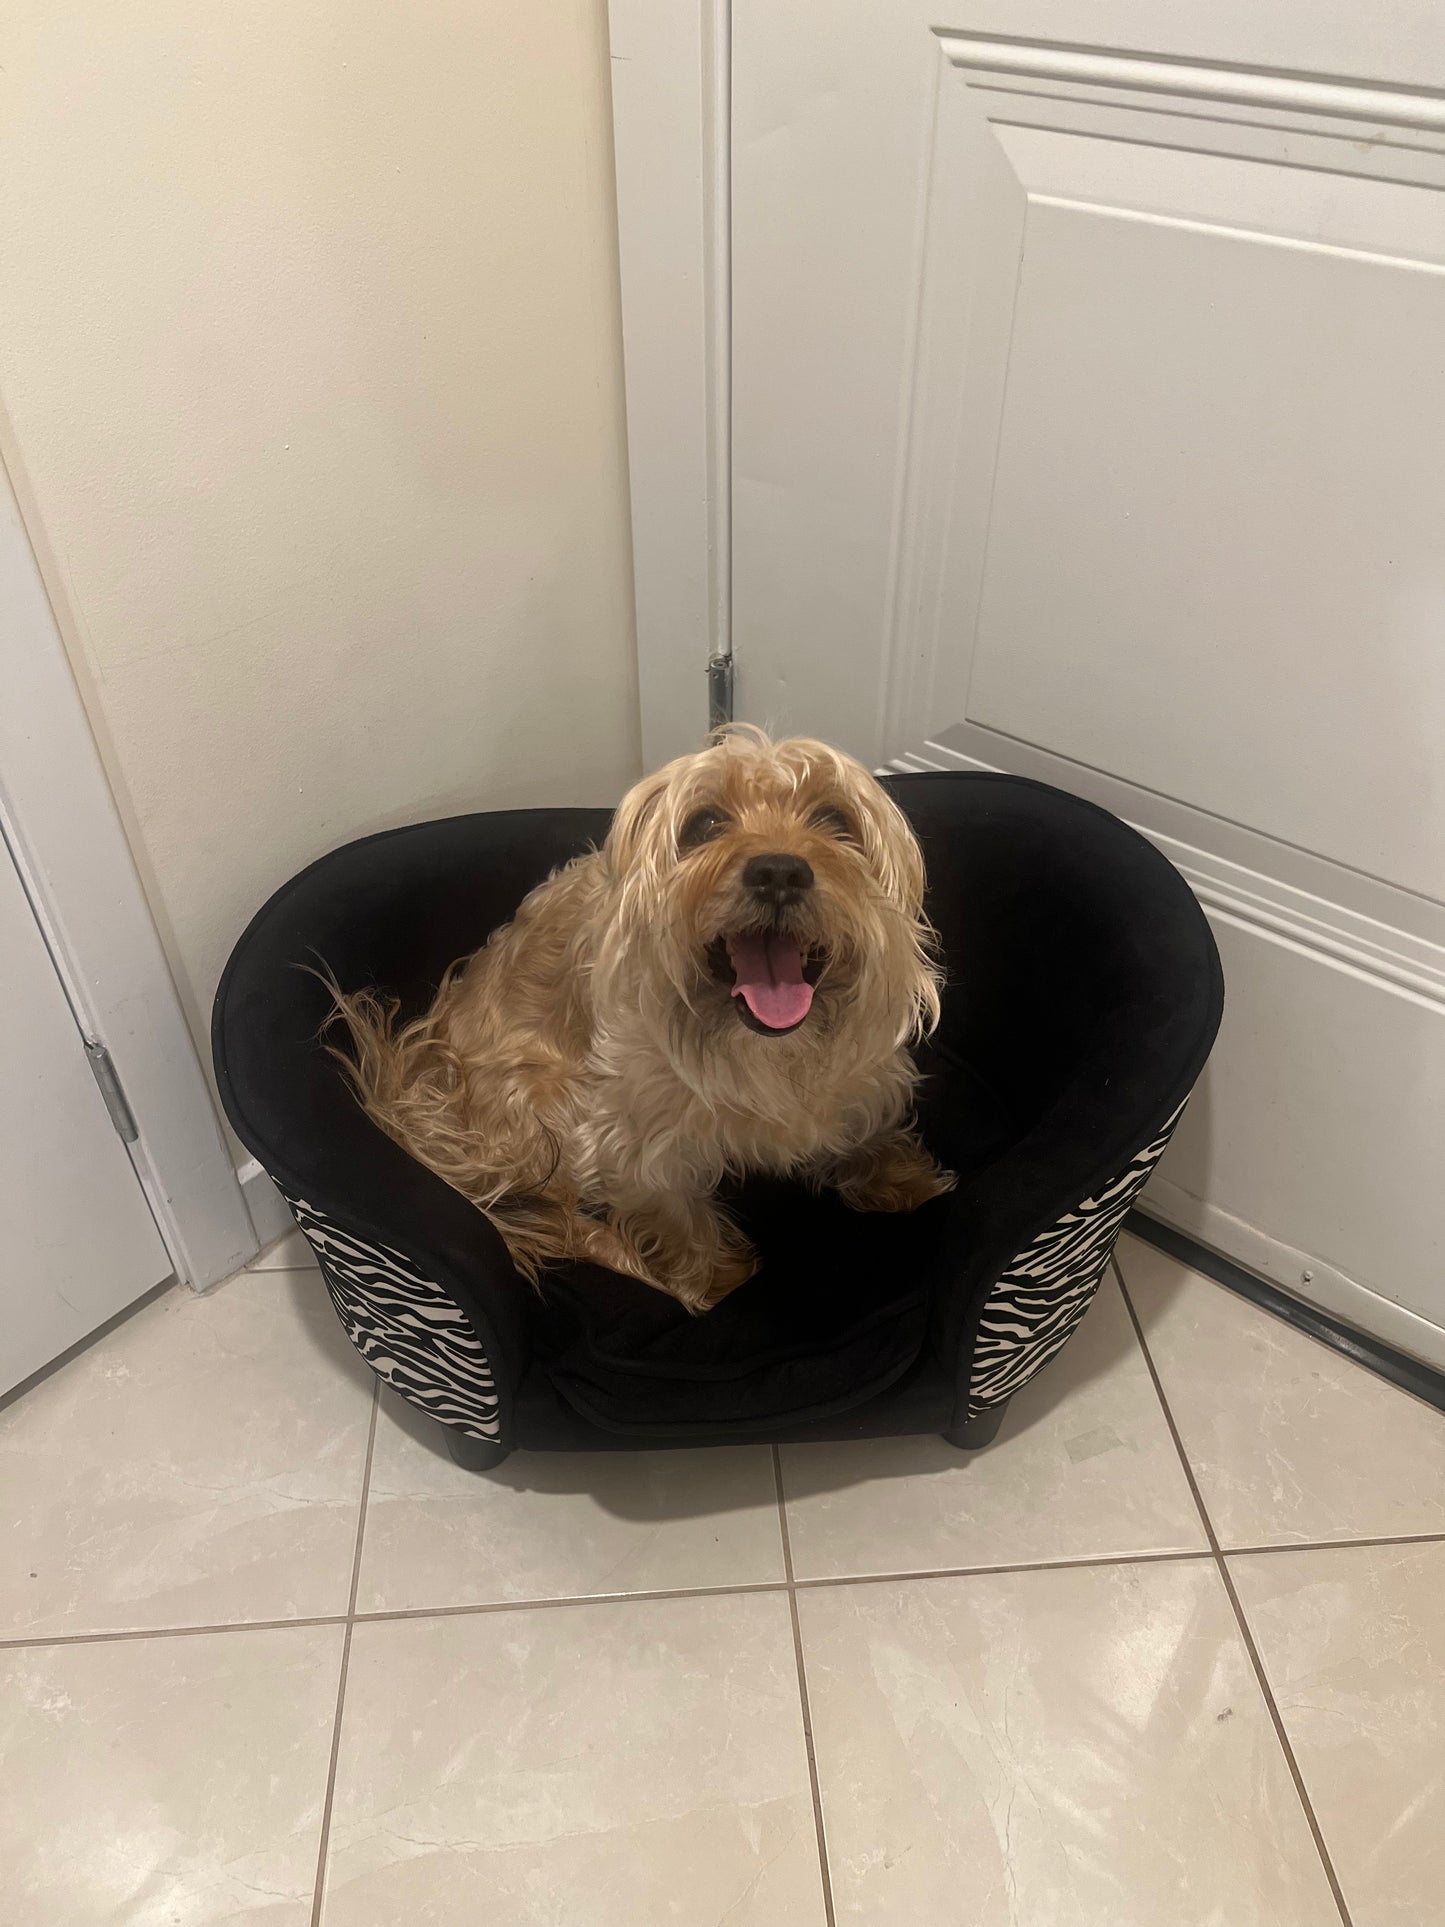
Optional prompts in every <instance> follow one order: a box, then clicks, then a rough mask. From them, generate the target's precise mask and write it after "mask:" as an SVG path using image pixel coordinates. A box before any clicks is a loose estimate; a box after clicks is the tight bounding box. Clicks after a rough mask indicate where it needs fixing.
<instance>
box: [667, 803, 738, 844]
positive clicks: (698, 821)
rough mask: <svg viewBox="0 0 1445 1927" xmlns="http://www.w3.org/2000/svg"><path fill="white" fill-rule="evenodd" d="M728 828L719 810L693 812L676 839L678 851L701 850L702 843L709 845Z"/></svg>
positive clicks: (726, 821) (725, 819) (726, 820)
mask: <svg viewBox="0 0 1445 1927" xmlns="http://www.w3.org/2000/svg"><path fill="white" fill-rule="evenodd" d="M727 827H728V819H727V818H726V816H724V815H723V813H722V811H721V810H694V811H693V813H692V815H691V816H690V817H689V818H688V819H687V821H686V823H684V824H683V826H682V833H681V835H680V836H679V837H678V839H677V847H678V848H679V849H680V850H697V849H701V847H702V845H703V844H704V843H711V842H712V840H713V838H714V837H719V836H721V835H722V833H723V831H724V830H725V829H726V828H727Z"/></svg>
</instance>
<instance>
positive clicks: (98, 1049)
mask: <svg viewBox="0 0 1445 1927" xmlns="http://www.w3.org/2000/svg"><path fill="white" fill-rule="evenodd" d="M85 1054H86V1056H87V1057H88V1058H89V1059H90V1068H91V1070H92V1071H93V1072H94V1074H95V1081H96V1083H97V1084H98V1085H99V1086H100V1094H101V1096H102V1097H103V1098H104V1099H105V1108H106V1109H107V1110H108V1111H109V1112H110V1121H111V1123H112V1124H113V1125H114V1126H115V1128H116V1130H117V1131H118V1132H119V1133H120V1135H121V1137H122V1138H123V1139H124V1141H125V1142H126V1143H127V1144H134V1143H135V1141H136V1139H137V1138H138V1137H139V1136H140V1131H139V1129H138V1128H137V1126H136V1121H135V1113H134V1112H133V1111H132V1110H131V1108H130V1106H129V1104H127V1103H126V1101H125V1092H124V1091H123V1090H122V1089H121V1087H120V1079H119V1078H118V1077H117V1076H116V1074H115V1065H114V1064H113V1063H112V1061H111V1055H110V1052H109V1051H108V1050H107V1049H106V1047H105V1045H104V1044H97V1043H95V1042H94V1041H93V1040H92V1039H91V1038H89V1037H87V1038H86V1040H85Z"/></svg>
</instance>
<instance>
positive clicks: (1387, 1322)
mask: <svg viewBox="0 0 1445 1927" xmlns="http://www.w3.org/2000/svg"><path fill="white" fill-rule="evenodd" d="M1139 1209H1140V1210H1141V1211H1142V1212H1143V1213H1144V1215H1145V1217H1148V1218H1157V1219H1158V1220H1159V1222H1160V1223H1161V1224H1167V1225H1169V1226H1171V1227H1172V1228H1173V1229H1174V1230H1175V1231H1181V1232H1183V1234H1184V1235H1185V1237H1187V1238H1194V1239H1196V1240H1197V1241H1198V1242H1199V1243H1200V1244H1202V1245H1209V1246H1210V1247H1211V1248H1212V1249H1213V1250H1215V1251H1218V1252H1222V1253H1223V1255H1224V1256H1225V1257H1226V1258H1232V1259H1233V1260H1234V1262H1235V1263H1236V1264H1237V1265H1243V1266H1244V1267H1245V1269H1246V1270H1247V1271H1253V1272H1255V1273H1257V1274H1258V1276H1259V1277H1261V1278H1266V1279H1268V1280H1269V1282H1270V1283H1271V1284H1272V1285H1278V1287H1279V1289H1280V1290H1281V1291H1284V1292H1288V1293H1289V1295H1290V1297H1291V1298H1298V1299H1299V1300H1300V1301H1301V1302H1302V1303H1303V1304H1307V1305H1314V1306H1315V1307H1316V1308H1317V1309H1318V1310H1320V1311H1326V1312H1329V1313H1330V1315H1331V1316H1332V1317H1334V1318H1340V1319H1343V1320H1344V1322H1345V1323H1346V1324H1347V1325H1353V1326H1354V1327H1355V1329H1356V1331H1361V1332H1366V1333H1368V1334H1369V1335H1370V1336H1371V1337H1374V1338H1379V1339H1382V1340H1383V1341H1384V1342H1385V1344H1387V1345H1392V1346H1394V1348H1395V1350H1396V1351H1400V1352H1405V1353H1407V1354H1408V1356H1409V1357H1411V1358H1418V1359H1420V1360H1421V1361H1422V1362H1423V1363H1424V1364H1426V1365H1432V1366H1433V1367H1434V1368H1435V1370H1436V1371H1445V1331H1441V1330H1440V1328H1439V1326H1438V1325H1432V1324H1431V1323H1430V1322H1429V1320H1428V1319H1425V1318H1421V1317H1420V1316H1419V1314H1418V1313H1417V1312H1413V1311H1407V1310H1406V1309H1405V1307H1404V1306H1403V1305H1397V1304H1395V1303H1394V1301H1393V1300H1392V1299H1389V1298H1382V1297H1381V1296H1380V1294H1379V1293H1378V1292H1377V1291H1371V1290H1370V1289H1369V1287H1368V1286H1367V1285H1362V1284H1360V1283H1359V1282H1358V1281H1357V1280H1356V1279H1354V1278H1350V1277H1347V1276H1346V1274H1345V1273H1344V1272H1343V1271H1339V1270H1337V1269H1336V1267H1335V1266H1333V1265H1331V1264H1327V1263H1326V1262H1325V1260H1324V1259H1322V1258H1314V1257H1311V1256H1310V1254H1309V1253H1308V1252H1305V1251H1296V1250H1295V1249H1294V1248H1293V1247H1292V1246H1290V1245H1286V1244H1281V1243H1280V1241H1279V1240H1278V1239H1277V1238H1271V1237H1269V1236H1268V1235H1267V1234H1266V1233H1265V1232H1263V1231H1258V1230H1256V1229H1255V1227H1254V1226H1253V1225H1251V1224H1246V1223H1245V1222H1244V1221H1243V1219H1241V1218H1236V1217H1233V1216H1231V1214H1230V1213H1229V1212H1228V1211H1224V1210H1222V1209H1221V1208H1220V1206H1219V1205H1217V1204H1210V1203H1208V1202H1207V1201H1206V1200H1205V1199H1203V1198H1196V1197H1194V1196H1193V1195H1192V1194H1191V1193H1190V1192H1188V1191H1184V1190H1181V1189H1180V1187H1179V1186H1178V1185H1177V1184H1171V1183H1170V1182H1169V1180H1168V1179H1167V1178H1159V1177H1156V1178H1154V1179H1153V1180H1152V1181H1151V1182H1150V1184H1149V1185H1148V1186H1147V1187H1146V1189H1145V1191H1144V1195H1143V1196H1142V1197H1141V1198H1140V1200H1139Z"/></svg>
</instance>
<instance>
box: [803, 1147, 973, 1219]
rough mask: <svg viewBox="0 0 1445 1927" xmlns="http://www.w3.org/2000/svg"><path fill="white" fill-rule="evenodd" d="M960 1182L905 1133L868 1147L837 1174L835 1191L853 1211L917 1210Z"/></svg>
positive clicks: (835, 1176)
mask: <svg viewBox="0 0 1445 1927" xmlns="http://www.w3.org/2000/svg"><path fill="white" fill-rule="evenodd" d="M957 1183H958V1179H957V1177H956V1176H955V1174H954V1173H953V1172H952V1171H945V1170H944V1169H943V1167H942V1165H940V1164H936V1163H935V1162H934V1160H933V1159H932V1158H931V1157H930V1156H929V1155H928V1153H927V1151H925V1150H924V1148H923V1146H922V1145H921V1144H920V1143H918V1142H917V1140H916V1139H914V1138H911V1137H908V1136H907V1135H905V1134H902V1133H900V1134H899V1135H898V1136H897V1137H893V1138H885V1139H884V1140H883V1142H882V1143H879V1144H870V1145H865V1146H864V1148H863V1149H862V1150H861V1151H858V1152H856V1153H855V1154H854V1155H853V1157H852V1158H851V1159H849V1161H848V1162H847V1163H846V1164H844V1165H842V1166H840V1167H839V1168H838V1169H837V1170H836V1171H835V1172H834V1173H833V1188H834V1190H836V1191H837V1193H838V1196H839V1197H840V1198H841V1199H842V1200H843V1202H844V1204H846V1205H847V1206H848V1208H849V1210H850V1211H916V1210H917V1209H918V1208H919V1206H920V1205H924V1204H927V1203H928V1201H929V1200H930V1198H941V1197H942V1196H943V1195H944V1193H945V1192H947V1191H951V1190H952V1189H953V1188H954V1186H955V1185H956V1184H957Z"/></svg>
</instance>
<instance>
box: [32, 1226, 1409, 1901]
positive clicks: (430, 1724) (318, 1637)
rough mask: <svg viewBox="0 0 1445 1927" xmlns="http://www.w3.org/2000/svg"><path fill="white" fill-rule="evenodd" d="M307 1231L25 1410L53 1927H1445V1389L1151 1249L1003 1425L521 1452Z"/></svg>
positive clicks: (176, 1308)
mask: <svg viewBox="0 0 1445 1927" xmlns="http://www.w3.org/2000/svg"><path fill="white" fill-rule="evenodd" d="M304 1259H305V1252H304V1247H303V1248H300V1249H298V1248H297V1247H296V1246H295V1245H293V1244H283V1245H282V1246H280V1247H278V1248H277V1250H276V1251H274V1252H272V1253H270V1254H267V1257H266V1258H265V1259H264V1260H263V1261H261V1263H260V1264H259V1265H258V1266H257V1267H253V1269H252V1270H251V1271H250V1272H249V1273H246V1274H243V1275H242V1276H241V1277H239V1278H237V1279H234V1280H232V1282H231V1283H230V1284H228V1285H226V1286H224V1287H222V1288H221V1289H220V1290H219V1291H217V1292H215V1293H213V1294H211V1295H210V1296H209V1297H207V1298H204V1299H195V1298H192V1297H191V1296H189V1295H188V1294H184V1293H180V1292H177V1293H173V1294H171V1295H170V1296H168V1297H165V1298H162V1299H160V1300H158V1301H156V1302H155V1303H153V1304H151V1305H149V1306H147V1307H145V1308H144V1309H143V1310H142V1311H140V1312H139V1313H137V1315H136V1316H135V1317H134V1318H132V1319H131V1320H130V1321H129V1322H127V1323H126V1324H124V1325H122V1326H120V1327H119V1328H118V1329H116V1330H115V1331H113V1332H111V1333H110V1334H109V1335H108V1336H107V1337H106V1338H104V1339H103V1340H102V1341H100V1342H99V1343H98V1344H97V1345H96V1346H95V1347H94V1348H93V1349H92V1350H91V1351H89V1352H87V1353H85V1354H84V1355H83V1356H81V1357H80V1358H78V1359H76V1360H74V1361H72V1362H71V1363H70V1364H68V1365H67V1366H65V1367H64V1368H63V1369H62V1370H60V1371H59V1372H58V1373H57V1374H55V1376H53V1377H52V1378H51V1379H49V1380H48V1381H46V1382H45V1383H44V1384H42V1385H40V1386H39V1387H38V1388H36V1389H34V1390H33V1391H31V1392H30V1393H28V1394H27V1395H26V1396H25V1397H24V1398H22V1399H20V1400H18V1401H17V1402H16V1403H14V1404H13V1405H11V1406H10V1407H8V1408H7V1409H5V1410H4V1411H3V1412H0V1523H3V1531H0V1675H3V1679H0V1866H3V1868H4V1869H5V1877H4V1886H5V1891H6V1900H5V1903H4V1907H3V1917H4V1919H5V1921H6V1922H7V1923H10V1924H11V1927H101V1924H102V1923H104V1924H105V1927H211V1924H212V1923H220V1922H230V1923H238V1924H241V1927H311V1924H312V1923H324V1924H325V1927H473V1924H474V1923H478V1922H485V1923H486V1927H513V1924H516V1927H521V1923H547V1924H548V1927H661V1923H664V1922H669V1923H671V1922H675V1923H681V1924H683V1927H713V1924H714V1923H716V1927H723V1924H724V1923H726V1927H820V1924H821V1923H826V1922H834V1923H845V1922H846V1923H849V1924H850V1927H891V1924H892V1923H900V1924H901V1923H907V1927H945V1923H947V1924H948V1927H953V1923H959V1922H967V1923H969V1927H1005V1924H1007V1927H1105V1924H1106V1923H1107V1927H1338V1923H1339V1922H1340V1921H1342V1920H1343V1921H1346V1922H1348V1923H1351V1924H1352V1927H1429V1923H1431V1922H1433V1921H1436V1920H1438V1919H1440V1918H1442V1913H1441V1908H1442V1903H1441V1900H1440V1895H1441V1893H1442V1892H1445V1419H1442V1418H1441V1416H1440V1415H1439V1414H1438V1413H1436V1412H1434V1411H1432V1410H1430V1409H1429V1408H1427V1407H1426V1406H1424V1405H1421V1404H1419V1403H1417V1402H1416V1401H1414V1400H1413V1399H1411V1398H1409V1397H1407V1396H1406V1395H1405V1394H1403V1393H1400V1392H1397V1391H1395V1390H1393V1389H1391V1388H1390V1387H1389V1386H1386V1385H1384V1384H1383V1383H1381V1382H1380V1381H1378V1380H1377V1379H1375V1378H1373V1377H1371V1376H1369V1375H1368V1374H1366V1373H1364V1372H1362V1371H1360V1370H1358V1369H1357V1368H1356V1367H1354V1366H1352V1365H1350V1364H1348V1363H1346V1362H1345V1361H1344V1360H1342V1359H1340V1358H1339V1357H1337V1356H1336V1355H1335V1354H1334V1353H1333V1352H1330V1351H1328V1350H1326V1349H1324V1348H1322V1347H1320V1346H1318V1345H1316V1344H1314V1343H1313V1342H1312V1341H1311V1340H1309V1339H1307V1338H1304V1337H1301V1336H1300V1335H1299V1334H1297V1333H1295V1332H1292V1331H1291V1330H1289V1329H1288V1328H1287V1327H1285V1326H1283V1325H1280V1324H1278V1323H1277V1322H1276V1321H1274V1320H1273V1319H1271V1318H1270V1317H1269V1316H1268V1315H1267V1314H1265V1313H1263V1312H1260V1311H1258V1310H1256V1309H1254V1308H1253V1307H1252V1306H1250V1305H1248V1304H1246V1303H1244V1302H1243V1301H1242V1300H1240V1299H1237V1298H1235V1297H1233V1296H1232V1295H1231V1294H1229V1293H1228V1292H1226V1291H1223V1290H1221V1289H1220V1288H1219V1287H1218V1286H1216V1285H1213V1284H1211V1283H1209V1282H1207V1281H1206V1280H1204V1279H1202V1278H1199V1277H1197V1276H1195V1275H1193V1274H1191V1273H1189V1272H1187V1271H1185V1270H1183V1269H1182V1268H1181V1267H1180V1266H1178V1265H1176V1264H1174V1263H1173V1262H1172V1261H1170V1260H1168V1259H1166V1258H1164V1257H1162V1256H1161V1255H1160V1254H1159V1253H1157V1252H1155V1251H1154V1250H1152V1249H1151V1248H1150V1247H1148V1246H1146V1245H1143V1244H1141V1243H1138V1242H1137V1241H1134V1240H1131V1239H1126V1240H1124V1241H1123V1243H1122V1244H1121V1247H1120V1251H1119V1269H1120V1272H1121V1273H1122V1286H1123V1289H1122V1290H1121V1284H1120V1280H1119V1279H1118V1278H1111V1279H1110V1280H1109V1281H1108V1282H1107V1283H1106V1285H1105V1287H1104V1289H1103V1291H1102V1292H1101V1294H1100V1297H1099V1300H1098V1302H1097V1304H1096V1306H1095V1308H1094V1309H1093V1310H1092V1311H1091V1312H1090V1314H1089V1317H1088V1318H1087V1320H1086V1321H1085V1323H1084V1325H1083V1327H1082V1329H1081V1330H1080V1332H1079V1334H1078V1336H1077V1337H1076V1339H1075V1340H1074V1342H1073V1343H1072V1344H1071V1345H1070V1346H1069V1348H1068V1350H1067V1351H1066V1352H1065V1353H1064V1354H1063V1355H1062V1356H1061V1358H1060V1359H1059V1360H1058V1361H1057V1362H1056V1363H1055V1364H1054V1365H1053V1366H1052V1367H1051V1368H1050V1369H1049V1370H1048V1371H1047V1372H1046V1373H1045V1374H1044V1375H1043V1376H1042V1377H1041V1378H1040V1379H1039V1380H1037V1381H1036V1382H1035V1384H1034V1385H1033V1386H1031V1387H1030V1388H1029V1389H1028V1390H1027V1391H1026V1392H1025V1393H1024V1394H1022V1395H1021V1396H1020V1397H1019V1398H1018V1399H1017V1400H1016V1401H1015V1404H1014V1407H1013V1409H1012V1410H1011V1412H1010V1414H1009V1417H1008V1419H1007V1421H1006V1424H1005V1427H1004V1430H1003V1433H1002V1435H1001V1437H1000V1439H999V1441H998V1442H997V1444H996V1445H995V1446H993V1447H992V1448H991V1449H990V1450H988V1451H987V1452H986V1453H984V1454H981V1455H978V1456H975V1457H972V1458H963V1457H960V1456H959V1455H957V1454H954V1453H952V1452H951V1451H949V1450H948V1449H947V1448H946V1447H944V1446H943V1445H942V1444H941V1442H940V1441H938V1440H935V1439H909V1440H898V1441H893V1442H886V1443H874V1444H856V1445H836V1446H808V1447H796V1448H787V1449H785V1450H783V1451H782V1452H781V1453H779V1454H776V1455H775V1454H774V1453H773V1452H772V1451H771V1450H770V1449H769V1448H767V1447H762V1446H759V1447H753V1446H746V1447H739V1448H735V1449H731V1450H727V1451H718V1452H695V1453H685V1452H659V1453H651V1454H645V1455H621V1454H617V1455H613V1454H603V1455H599V1456H598V1457H597V1458H595V1459H580V1458H548V1457H536V1458H525V1457H519V1458H517V1459H514V1460H512V1461H511V1462H510V1463H509V1464H508V1466H507V1467H506V1468H505V1469H504V1470H503V1471H502V1472H501V1473H500V1474H498V1475H495V1476H493V1477H491V1478H487V1479H479V1478H475V1477H472V1476H469V1475H467V1474H464V1473H460V1472H458V1471H457V1470H456V1469H455V1468H454V1467H453V1466H452V1465H451V1464H450V1462H449V1461H448V1460H447V1459H446V1458H444V1457H442V1456H439V1454H438V1450H437V1447H436V1444H435V1441H434V1440H433V1439H432V1438H431V1437H430V1436H428V1435H427V1434H426V1432H425V1431H424V1430H423V1428H422V1426H421V1424H420V1423H419V1422H418V1421H417V1420H416V1419H415V1418H414V1416H413V1415H412V1413H411V1412H410V1411H409V1410H408V1409H407V1408H406V1407H404V1406H401V1405H399V1404H397V1403H395V1402H394V1401H393V1400H392V1399H391V1398H390V1397H389V1396H386V1395H383V1396H382V1397H380V1398H379V1399H377V1398H376V1397H375V1396H374V1393H373V1387H372V1383H371V1381H370V1379H369V1376H368V1375H367V1374H366V1372H365V1371H364V1370H363V1368H362V1367H361V1366H360V1365H359V1364H358V1363H357V1361H356V1360H355V1358H354V1357H353V1355H352V1354H351V1353H350V1351H349V1349H348V1347H347V1346H346V1345H345V1343H344V1342H343V1341H342V1339H341V1337H340V1334H339V1331H338V1328H337V1326H336V1323H335V1321H334V1319H333V1318H332V1316H331V1313H330V1310H329V1307H328V1305H327V1303H326V1299H325V1296H324V1292H323V1290H322V1288H321V1284H320V1281H319V1279H318V1277H317V1275H316V1273H315V1272H314V1271H313V1270H311V1269H310V1268H309V1267H308V1266H306V1264H305V1262H304Z"/></svg>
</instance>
